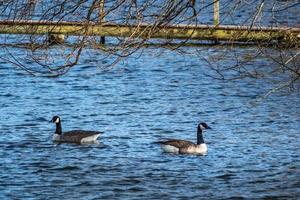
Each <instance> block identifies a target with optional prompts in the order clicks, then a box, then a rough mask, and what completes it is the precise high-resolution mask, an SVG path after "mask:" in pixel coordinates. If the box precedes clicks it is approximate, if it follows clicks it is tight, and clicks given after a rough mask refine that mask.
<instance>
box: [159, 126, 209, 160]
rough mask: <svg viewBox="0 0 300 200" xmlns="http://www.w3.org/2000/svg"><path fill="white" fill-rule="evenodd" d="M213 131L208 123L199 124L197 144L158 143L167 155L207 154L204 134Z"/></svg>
mask: <svg viewBox="0 0 300 200" xmlns="http://www.w3.org/2000/svg"><path fill="white" fill-rule="evenodd" d="M206 129H211V128H210V127H209V126H208V125H207V124H206V123H203V122H202V123H199V124H198V127H197V144H194V143H192V142H190V141H186V140H168V141H160V142H158V143H159V144H160V145H161V148H162V150H163V151H165V152H167V153H182V154H201V155H203V154H206V152H207V146H206V144H205V143H204V139H203V134H202V132H203V131H204V130H206Z"/></svg>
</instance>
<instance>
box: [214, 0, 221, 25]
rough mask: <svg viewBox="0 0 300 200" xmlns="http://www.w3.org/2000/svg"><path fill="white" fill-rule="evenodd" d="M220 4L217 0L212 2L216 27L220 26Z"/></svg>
mask: <svg viewBox="0 0 300 200" xmlns="http://www.w3.org/2000/svg"><path fill="white" fill-rule="evenodd" d="M219 12H220V4H219V0H214V25H215V26H218V25H219V24H220V14H219Z"/></svg>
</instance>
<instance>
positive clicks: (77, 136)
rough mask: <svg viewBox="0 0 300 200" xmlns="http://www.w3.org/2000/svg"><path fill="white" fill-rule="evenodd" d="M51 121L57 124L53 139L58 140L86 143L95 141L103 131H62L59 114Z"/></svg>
mask: <svg viewBox="0 0 300 200" xmlns="http://www.w3.org/2000/svg"><path fill="white" fill-rule="evenodd" d="M50 122H53V123H55V124H56V131H55V133H54V136H53V141H56V142H71V143H86V142H95V141H96V140H97V138H98V137H99V136H100V134H101V133H102V132H99V131H85V130H72V131H67V132H62V128H61V120H60V118H59V117H58V116H54V117H53V118H52V120H51V121H50Z"/></svg>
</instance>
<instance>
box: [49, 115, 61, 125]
mask: <svg viewBox="0 0 300 200" xmlns="http://www.w3.org/2000/svg"><path fill="white" fill-rule="evenodd" d="M50 122H52V123H55V124H58V123H59V122H60V118H59V116H54V117H53V118H52V120H51V121H50Z"/></svg>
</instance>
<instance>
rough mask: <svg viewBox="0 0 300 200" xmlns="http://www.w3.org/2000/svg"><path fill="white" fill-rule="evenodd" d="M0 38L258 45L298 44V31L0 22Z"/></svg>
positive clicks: (299, 32)
mask: <svg viewBox="0 0 300 200" xmlns="http://www.w3.org/2000/svg"><path fill="white" fill-rule="evenodd" d="M0 34H63V35H81V36H83V35H86V36H111V37H132V38H162V39H188V38H190V39H194V40H217V41H229V42H260V41H271V40H281V41H285V42H290V43H295V42H296V43H297V44H298V42H299V39H300V28H289V27H271V28H269V27H251V29H250V28H249V27H247V26H230V25H219V26H218V27H215V26H214V25H197V26H192V25H188V26H186V25H174V26H170V25H169V26H159V27H157V26H153V25H149V24H141V25H138V26H136V25H120V24H109V23H104V24H96V23H80V22H51V21H0Z"/></svg>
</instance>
